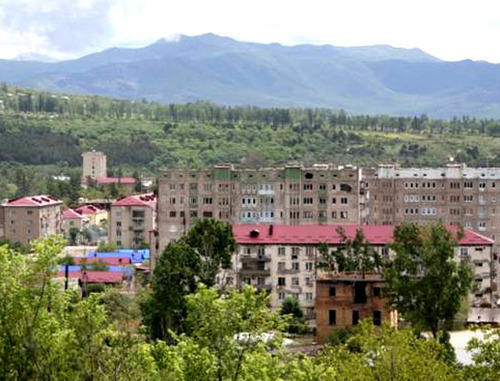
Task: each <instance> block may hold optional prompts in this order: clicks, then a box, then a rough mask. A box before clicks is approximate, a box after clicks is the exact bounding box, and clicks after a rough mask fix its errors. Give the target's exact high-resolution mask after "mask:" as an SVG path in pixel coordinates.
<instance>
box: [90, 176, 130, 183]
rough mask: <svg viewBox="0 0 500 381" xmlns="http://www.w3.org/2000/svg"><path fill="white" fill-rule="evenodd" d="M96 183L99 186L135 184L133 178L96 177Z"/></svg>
mask: <svg viewBox="0 0 500 381" xmlns="http://www.w3.org/2000/svg"><path fill="white" fill-rule="evenodd" d="M96 183H97V184H100V185H108V184H124V185H133V184H135V179H134V178H133V177H98V178H97V179H96Z"/></svg>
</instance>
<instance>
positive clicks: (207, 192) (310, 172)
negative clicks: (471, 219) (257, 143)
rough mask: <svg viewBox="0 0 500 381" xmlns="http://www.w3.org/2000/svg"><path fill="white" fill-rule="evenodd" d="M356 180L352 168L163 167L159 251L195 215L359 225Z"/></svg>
mask: <svg viewBox="0 0 500 381" xmlns="http://www.w3.org/2000/svg"><path fill="white" fill-rule="evenodd" d="M360 179H361V172H360V170H358V169H357V168H354V167H346V168H338V167H332V166H316V167H313V168H302V167H299V166H296V167H283V168H265V169H257V170H238V169H233V168H232V167H231V166H215V167H214V168H213V169H206V170H200V171H182V170H166V171H164V172H163V174H162V175H161V177H160V179H159V191H158V230H159V237H160V243H159V246H160V250H162V248H163V247H165V246H166V244H167V243H168V242H169V241H170V240H172V239H175V238H177V237H179V236H180V235H182V234H183V233H185V232H186V231H187V230H188V229H189V227H190V226H191V225H192V223H193V222H194V221H195V220H196V219H197V218H216V219H221V220H224V221H228V222H229V223H240V224H241V223H252V224H255V223H277V224H280V223H281V224H292V225H299V224H300V225H308V224H339V225H341V224H356V223H359V222H360V219H361V207H360V202H359V200H360V193H362V191H361V186H360Z"/></svg>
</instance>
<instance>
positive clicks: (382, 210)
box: [367, 164, 500, 294]
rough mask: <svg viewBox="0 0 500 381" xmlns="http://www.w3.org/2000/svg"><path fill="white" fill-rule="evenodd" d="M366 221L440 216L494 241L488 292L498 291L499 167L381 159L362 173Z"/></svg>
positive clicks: (391, 221) (437, 218)
mask: <svg viewBox="0 0 500 381" xmlns="http://www.w3.org/2000/svg"><path fill="white" fill-rule="evenodd" d="M367 178H368V179H367V181H368V183H369V184H370V197H369V219H368V221H369V223H371V224H390V225H392V224H395V225H398V224H401V223H403V222H416V223H425V222H433V221H443V222H444V223H451V224H455V225H458V224H461V225H462V226H464V227H466V228H470V229H473V230H475V231H477V232H479V233H481V234H482V235H485V236H487V237H490V238H491V239H493V240H494V241H495V245H494V247H493V252H494V255H493V260H492V271H493V273H494V274H493V279H494V282H493V285H492V287H493V292H494V293H495V294H497V293H498V289H499V284H500V278H498V267H499V262H498V253H499V252H500V245H499V242H500V168H468V167H467V166H465V165H461V164H459V165H448V166H446V167H442V168H397V167H395V166H394V165H381V166H379V167H378V169H377V170H375V171H372V173H371V174H369V175H367Z"/></svg>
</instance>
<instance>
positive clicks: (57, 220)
mask: <svg viewBox="0 0 500 381" xmlns="http://www.w3.org/2000/svg"><path fill="white" fill-rule="evenodd" d="M61 208H62V203H60V204H57V205H50V206H43V207H34V206H3V207H2V209H3V210H4V213H5V225H4V226H5V238H6V239H8V240H9V241H11V242H19V243H22V244H23V245H28V244H30V243H31V242H32V241H33V240H35V239H37V238H40V237H48V236H50V235H59V234H61V233H62V213H61Z"/></svg>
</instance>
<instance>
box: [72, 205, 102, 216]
mask: <svg viewBox="0 0 500 381" xmlns="http://www.w3.org/2000/svg"><path fill="white" fill-rule="evenodd" d="M75 212H77V213H79V214H81V215H84V216H92V215H94V214H99V213H105V212H106V211H105V210H104V209H101V208H98V207H97V206H94V205H82V206H79V207H78V208H76V209H75Z"/></svg>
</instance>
